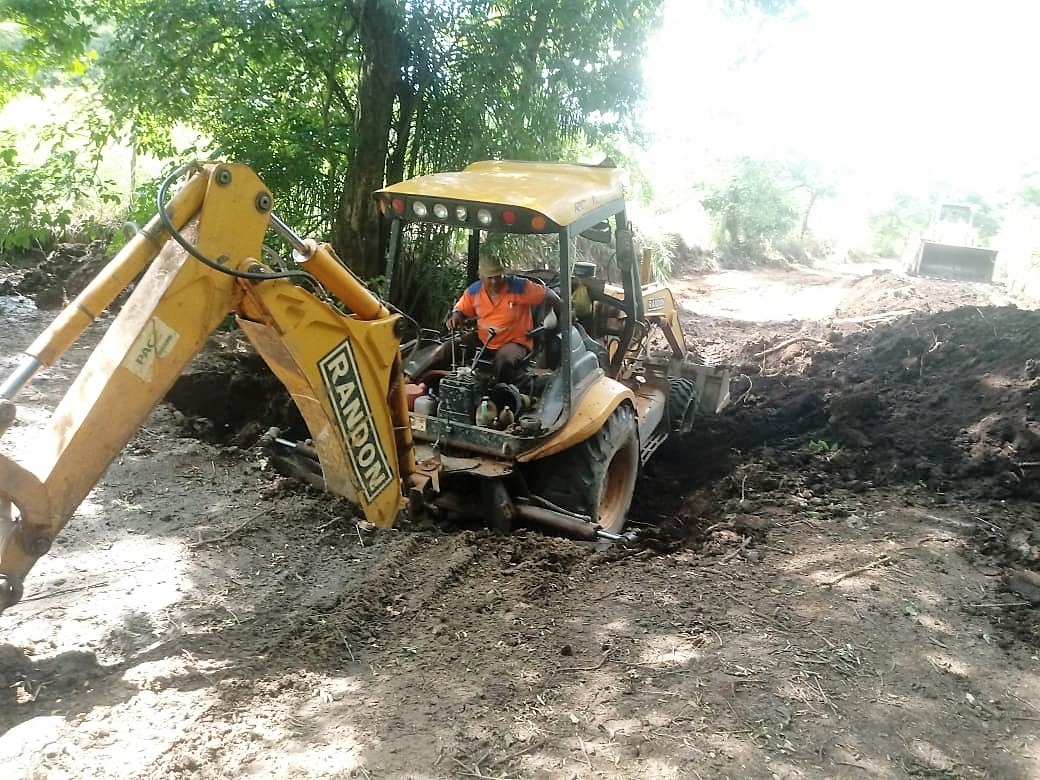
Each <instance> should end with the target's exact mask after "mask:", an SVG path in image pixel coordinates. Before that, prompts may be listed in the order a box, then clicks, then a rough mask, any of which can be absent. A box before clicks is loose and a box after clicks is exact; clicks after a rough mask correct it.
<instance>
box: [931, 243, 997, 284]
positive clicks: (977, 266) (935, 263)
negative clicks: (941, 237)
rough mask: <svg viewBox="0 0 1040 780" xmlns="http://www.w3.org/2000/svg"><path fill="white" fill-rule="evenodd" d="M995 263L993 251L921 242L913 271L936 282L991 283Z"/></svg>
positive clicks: (995, 254) (995, 257) (995, 255)
mask: <svg viewBox="0 0 1040 780" xmlns="http://www.w3.org/2000/svg"><path fill="white" fill-rule="evenodd" d="M996 260H997V252H996V250H995V249H982V248H980V247H976V246H962V245H959V244H940V243H938V242H935V241H922V242H921V246H920V247H919V248H918V250H917V257H916V259H915V262H914V266H913V272H914V273H916V274H917V275H919V276H931V277H935V278H938V279H959V280H963V281H969V282H992V281H993V267H994V265H995V263H996Z"/></svg>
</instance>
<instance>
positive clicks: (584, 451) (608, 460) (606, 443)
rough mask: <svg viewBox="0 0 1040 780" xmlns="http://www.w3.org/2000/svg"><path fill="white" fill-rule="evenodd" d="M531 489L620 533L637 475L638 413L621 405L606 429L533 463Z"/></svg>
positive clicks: (604, 527) (604, 425) (609, 529)
mask: <svg viewBox="0 0 1040 780" xmlns="http://www.w3.org/2000/svg"><path fill="white" fill-rule="evenodd" d="M532 476H533V478H532V479H531V488H532V489H533V490H534V492H535V493H537V494H538V495H540V496H542V497H543V498H547V499H548V500H549V501H551V502H553V503H554V504H556V505H557V506H559V507H561V508H563V509H567V510H569V511H571V512H578V513H580V514H583V515H588V516H589V517H590V518H591V519H592V522H593V523H595V524H598V525H600V526H602V528H603V529H604V530H606V531H613V532H615V533H617V532H620V531H621V529H622V528H623V527H624V525H625V516H626V515H627V514H628V508H629V507H630V506H631V504H632V492H633V490H634V489H635V484H636V477H638V476H639V435H638V433H637V429H636V418H635V413H634V412H633V411H632V408H631V407H630V406H627V405H625V404H622V405H621V406H619V407H618V408H617V409H615V410H614V412H613V413H612V414H611V415H610V417H608V418H607V421H606V422H605V423H604V424H603V427H602V428H600V430H599V431H598V432H597V433H596V434H595V435H594V436H590V437H589V438H588V439H586V440H585V441H583V442H581V443H579V444H576V445H574V446H573V447H571V448H570V449H569V450H566V451H564V452H561V453H560V454H559V455H553V456H551V457H549V458H546V459H545V460H543V461H539V462H538V463H536V464H534V473H533V475H532Z"/></svg>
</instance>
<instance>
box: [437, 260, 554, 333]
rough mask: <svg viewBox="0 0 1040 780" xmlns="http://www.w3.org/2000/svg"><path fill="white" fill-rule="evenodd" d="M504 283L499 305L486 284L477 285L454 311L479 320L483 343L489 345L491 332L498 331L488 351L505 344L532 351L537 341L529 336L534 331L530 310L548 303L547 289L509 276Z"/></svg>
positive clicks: (478, 282) (471, 286) (480, 282)
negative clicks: (490, 329) (546, 300)
mask: <svg viewBox="0 0 1040 780" xmlns="http://www.w3.org/2000/svg"><path fill="white" fill-rule="evenodd" d="M505 282H506V283H505V285H503V287H502V289H501V290H500V291H499V293H498V300H497V301H492V300H491V296H490V295H488V291H487V290H486V289H484V282H483V281H476V282H474V283H473V284H471V285H470V286H469V287H467V288H466V290H465V291H464V292H463V293H462V295H461V296H460V297H459V300H458V302H457V303H456V304H455V309H454V310H455V311H461V312H462V313H463V314H464V315H465V316H466V317H470V318H472V317H476V318H477V335H478V336H479V337H480V341H481V343H487V338H488V328H494V329H495V338H494V339H493V340H492V342H491V343H490V344H488V349H499V348H500V347H503V346H505V345H506V344H522V345H523V346H525V347H527V349H531V348H532V347H533V346H534V341H533V340H532V339H531V337H530V336H528V335H527V331H529V330H531V328H533V327H534V319H533V318H532V316H531V307H532V306H537V305H538V304H539V303H541V302H542V301H544V300H545V295H546V292H545V290H546V288H545V287H543V286H542V285H540V284H535V283H534V282H531V281H528V280H527V279H524V278H523V277H521V276H506V278H505Z"/></svg>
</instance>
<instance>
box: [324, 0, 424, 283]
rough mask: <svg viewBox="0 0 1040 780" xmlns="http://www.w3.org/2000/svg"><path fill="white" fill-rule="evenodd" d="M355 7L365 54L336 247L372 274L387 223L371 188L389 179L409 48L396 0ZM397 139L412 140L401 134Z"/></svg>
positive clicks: (378, 265) (358, 269)
mask: <svg viewBox="0 0 1040 780" xmlns="http://www.w3.org/2000/svg"><path fill="white" fill-rule="evenodd" d="M356 11H357V20H358V42H359V46H360V49H361V57H360V72H359V74H358V90H357V105H356V108H355V112H354V145H353V146H352V147H351V149H350V153H349V155H348V160H347V173H346V176H345V177H344V182H343V192H342V193H341V195H340V208H339V214H338V218H337V221H336V222H337V224H336V244H337V247H336V248H337V250H338V251H339V253H340V256H341V257H342V258H343V260H344V262H346V263H347V265H349V266H350V267H351V268H352V269H353V270H354V272H355V273H357V274H358V275H359V276H360V277H361V278H362V279H371V278H372V277H374V276H377V275H379V274H381V273H383V272H384V268H383V259H382V257H381V256H380V234H381V231H382V225H381V221H380V215H379V208H378V207H377V206H376V203H375V201H374V200H373V199H372V193H373V191H375V190H377V189H379V188H380V187H382V186H383V184H384V176H385V173H386V165H387V153H388V150H389V138H390V129H391V127H392V126H393V123H394V101H395V100H396V98H397V90H398V84H399V82H400V79H401V72H402V69H403V67H404V65H405V63H406V59H407V55H408V49H407V46H406V45H405V44H404V39H403V36H402V35H401V24H402V20H401V14H400V8H399V5H398V3H397V2H395V0H358V3H357V4H356ZM398 143H407V140H406V139H399V141H398Z"/></svg>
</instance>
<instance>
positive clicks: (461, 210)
mask: <svg viewBox="0 0 1040 780" xmlns="http://www.w3.org/2000/svg"><path fill="white" fill-rule="evenodd" d="M455 219H457V220H458V221H459V222H465V221H466V220H467V219H469V210H468V209H467V208H466V207H465V206H456V207H455Z"/></svg>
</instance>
